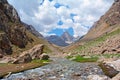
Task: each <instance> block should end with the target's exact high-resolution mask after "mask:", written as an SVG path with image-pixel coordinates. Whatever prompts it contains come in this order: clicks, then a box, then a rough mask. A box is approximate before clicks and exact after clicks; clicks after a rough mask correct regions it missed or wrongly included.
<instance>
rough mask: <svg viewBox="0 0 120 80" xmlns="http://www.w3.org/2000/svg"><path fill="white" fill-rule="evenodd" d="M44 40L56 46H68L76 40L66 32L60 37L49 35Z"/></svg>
mask: <svg viewBox="0 0 120 80" xmlns="http://www.w3.org/2000/svg"><path fill="white" fill-rule="evenodd" d="M46 39H47V40H48V41H49V42H51V43H53V44H55V45H58V46H68V45H69V44H71V43H73V42H74V41H75V40H76V38H74V37H73V36H72V35H70V34H69V32H68V31H65V32H64V33H63V34H62V35H61V36H57V35H51V36H47V37H46Z"/></svg>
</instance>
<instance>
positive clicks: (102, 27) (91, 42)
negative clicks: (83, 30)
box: [65, 0, 120, 56]
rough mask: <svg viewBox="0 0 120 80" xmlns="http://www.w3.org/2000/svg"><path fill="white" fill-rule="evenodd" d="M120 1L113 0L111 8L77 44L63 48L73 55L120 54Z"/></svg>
mask: <svg viewBox="0 0 120 80" xmlns="http://www.w3.org/2000/svg"><path fill="white" fill-rule="evenodd" d="M119 44H120V0H115V2H114V3H113V5H112V6H111V8H110V9H109V10H108V11H107V12H106V13H105V15H103V16H102V17H101V18H100V20H98V21H97V22H96V23H95V24H94V25H93V27H92V28H91V29H90V30H89V32H88V33H87V34H86V35H85V36H84V37H83V38H82V39H80V41H78V42H77V43H75V44H73V45H71V46H69V47H67V48H65V50H67V51H70V52H72V53H73V54H81V55H82V54H83V55H89V54H90V55H91V54H93V55H94V54H103V55H105V54H112V55H117V56H119V54H118V53H120V47H119V46H120V45H119Z"/></svg>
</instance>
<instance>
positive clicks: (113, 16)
mask: <svg viewBox="0 0 120 80" xmlns="http://www.w3.org/2000/svg"><path fill="white" fill-rule="evenodd" d="M115 25H120V0H115V2H114V3H113V5H112V7H111V8H110V9H109V10H108V11H107V12H106V13H105V15H103V16H102V17H101V18H100V20H98V21H97V22H96V23H95V24H94V25H93V27H92V28H91V29H90V30H89V32H88V33H87V34H86V35H85V37H84V38H83V39H82V40H81V41H86V40H87V41H88V40H92V39H95V38H97V37H99V36H101V35H103V34H107V33H110V32H112V31H114V30H116V29H117V28H120V26H115Z"/></svg>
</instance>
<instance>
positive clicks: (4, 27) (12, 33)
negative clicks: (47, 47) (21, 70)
mask: <svg viewBox="0 0 120 80" xmlns="http://www.w3.org/2000/svg"><path fill="white" fill-rule="evenodd" d="M34 31H35V29H34V28H33V27H31V26H29V25H27V24H26V26H25V24H23V22H21V21H20V18H19V16H18V13H17V12H16V10H15V9H14V8H13V7H12V6H11V5H10V4H9V3H8V2H7V0H0V54H2V55H8V54H9V55H10V54H12V53H17V52H18V51H19V52H22V49H25V48H26V47H27V49H28V48H31V47H32V46H34V45H36V44H40V43H43V44H44V43H46V42H45V41H44V40H43V39H42V38H39V39H38V38H37V37H38V36H41V35H40V34H38V33H37V35H36V33H35V32H34ZM36 36H37V37H36ZM28 44H29V46H27V45H28ZM46 44H47V43H46ZM16 48H17V49H18V48H20V49H19V50H17V49H16ZM15 49H16V51H15Z"/></svg>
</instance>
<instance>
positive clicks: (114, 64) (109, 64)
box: [99, 59, 120, 78]
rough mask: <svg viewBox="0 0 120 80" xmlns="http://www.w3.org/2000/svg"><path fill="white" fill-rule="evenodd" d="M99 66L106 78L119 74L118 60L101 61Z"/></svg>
mask: <svg viewBox="0 0 120 80" xmlns="http://www.w3.org/2000/svg"><path fill="white" fill-rule="evenodd" d="M99 66H100V67H101V68H102V70H103V71H104V73H105V74H106V75H107V76H109V77H110V78H112V77H114V76H116V75H117V74H118V73H119V72H120V59H118V60H114V61H108V60H107V61H103V62H102V63H100V64H99Z"/></svg>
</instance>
